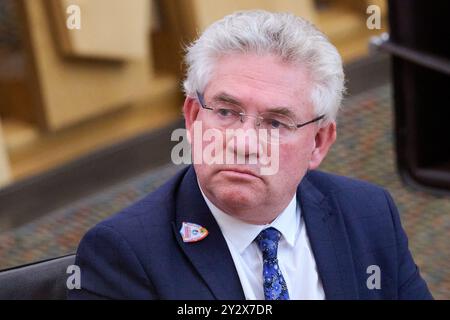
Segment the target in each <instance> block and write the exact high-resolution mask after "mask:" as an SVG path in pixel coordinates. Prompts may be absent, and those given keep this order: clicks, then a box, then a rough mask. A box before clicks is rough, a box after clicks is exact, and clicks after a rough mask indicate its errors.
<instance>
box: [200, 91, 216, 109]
mask: <svg viewBox="0 0 450 320" xmlns="http://www.w3.org/2000/svg"><path fill="white" fill-rule="evenodd" d="M196 93H197V99H198V102H200V105H201V106H202V108H204V109H209V110H213V108H210V107H208V106H207V105H206V104H205V98H204V97H203V95H202V94H201V93H200V92H198V91H196Z"/></svg>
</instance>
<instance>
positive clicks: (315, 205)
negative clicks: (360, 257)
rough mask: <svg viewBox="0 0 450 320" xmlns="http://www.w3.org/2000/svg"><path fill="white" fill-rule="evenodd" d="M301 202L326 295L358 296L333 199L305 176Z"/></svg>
mask: <svg viewBox="0 0 450 320" xmlns="http://www.w3.org/2000/svg"><path fill="white" fill-rule="evenodd" d="M297 197H298V199H297V200H298V202H299V203H300V206H301V211H302V215H303V217H304V220H305V224H306V230H307V233H308V237H309V240H310V243H311V247H312V250H313V253H314V257H315V260H316V263H317V268H318V271H319V276H320V278H321V280H322V285H323V288H324V291H325V296H326V298H327V299H357V298H358V291H357V283H356V275H355V270H354V265H353V259H352V254H351V248H350V245H349V242H348V238H347V233H346V231H345V225H344V222H343V221H342V216H341V215H340V214H339V212H338V208H336V207H335V206H333V204H332V203H331V199H329V198H326V197H324V195H323V194H322V193H321V192H320V191H319V190H318V189H317V188H315V187H314V186H313V185H312V184H311V183H310V182H309V181H308V178H307V176H305V177H304V178H303V180H302V182H301V184H300V185H299V188H298V190H297Z"/></svg>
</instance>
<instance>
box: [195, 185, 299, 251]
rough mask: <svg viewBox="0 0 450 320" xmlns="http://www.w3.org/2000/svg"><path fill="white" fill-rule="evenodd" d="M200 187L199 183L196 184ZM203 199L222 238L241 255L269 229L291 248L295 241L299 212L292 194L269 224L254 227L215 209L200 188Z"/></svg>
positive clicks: (295, 198)
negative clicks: (289, 200) (280, 235)
mask: <svg viewBox="0 0 450 320" xmlns="http://www.w3.org/2000/svg"><path fill="white" fill-rule="evenodd" d="M198 185H199V187H200V183H199V184H198ZM200 191H201V193H202V196H203V198H204V199H205V202H206V204H207V205H208V208H209V210H210V211H211V213H212V214H213V216H214V218H215V219H216V221H217V224H218V225H219V227H220V230H221V231H222V233H223V235H224V237H225V238H226V239H227V240H228V241H230V242H231V243H232V244H233V246H235V247H236V249H237V250H238V251H239V253H242V252H243V251H244V250H245V249H246V248H247V247H248V246H249V245H250V244H251V243H252V242H253V240H255V238H256V237H257V236H258V234H259V233H260V232H261V231H262V230H264V229H266V228H269V227H274V228H276V229H277V230H278V231H280V233H281V234H282V236H283V237H284V239H285V240H286V242H287V243H288V244H289V245H290V246H291V247H293V246H294V245H295V239H296V235H297V232H298V230H299V226H300V210H299V207H298V206H297V197H296V194H294V197H293V198H292V200H291V202H289V204H288V206H287V207H286V208H285V209H284V210H283V211H282V212H281V213H280V214H279V215H278V217H277V218H276V219H275V220H274V221H272V223H270V224H266V225H255V224H250V223H246V222H244V221H242V220H239V219H237V218H235V217H233V216H231V215H229V214H227V213H225V212H223V211H222V210H220V209H219V208H217V207H216V206H215V205H214V204H213V203H212V202H211V201H210V200H209V199H208V198H207V197H206V195H205V194H204V193H203V190H202V188H201V187H200Z"/></svg>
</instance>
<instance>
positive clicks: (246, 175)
mask: <svg viewBox="0 0 450 320" xmlns="http://www.w3.org/2000/svg"><path fill="white" fill-rule="evenodd" d="M221 173H225V174H226V175H228V176H230V177H235V178H241V179H257V178H258V177H257V176H254V175H252V174H249V173H244V172H239V171H233V170H222V171H221Z"/></svg>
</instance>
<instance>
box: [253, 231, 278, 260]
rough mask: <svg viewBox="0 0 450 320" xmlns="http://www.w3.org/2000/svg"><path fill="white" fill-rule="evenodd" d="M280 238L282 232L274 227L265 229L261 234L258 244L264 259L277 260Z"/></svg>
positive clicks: (257, 238)
mask: <svg viewBox="0 0 450 320" xmlns="http://www.w3.org/2000/svg"><path fill="white" fill-rule="evenodd" d="M280 238H281V233H280V231H278V230H277V229H275V228H272V227H270V228H267V229H264V230H263V231H261V232H260V233H259V235H258V236H257V237H256V242H257V243H258V246H259V249H260V250H261V252H262V254H263V259H276V257H277V250H278V241H280Z"/></svg>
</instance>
